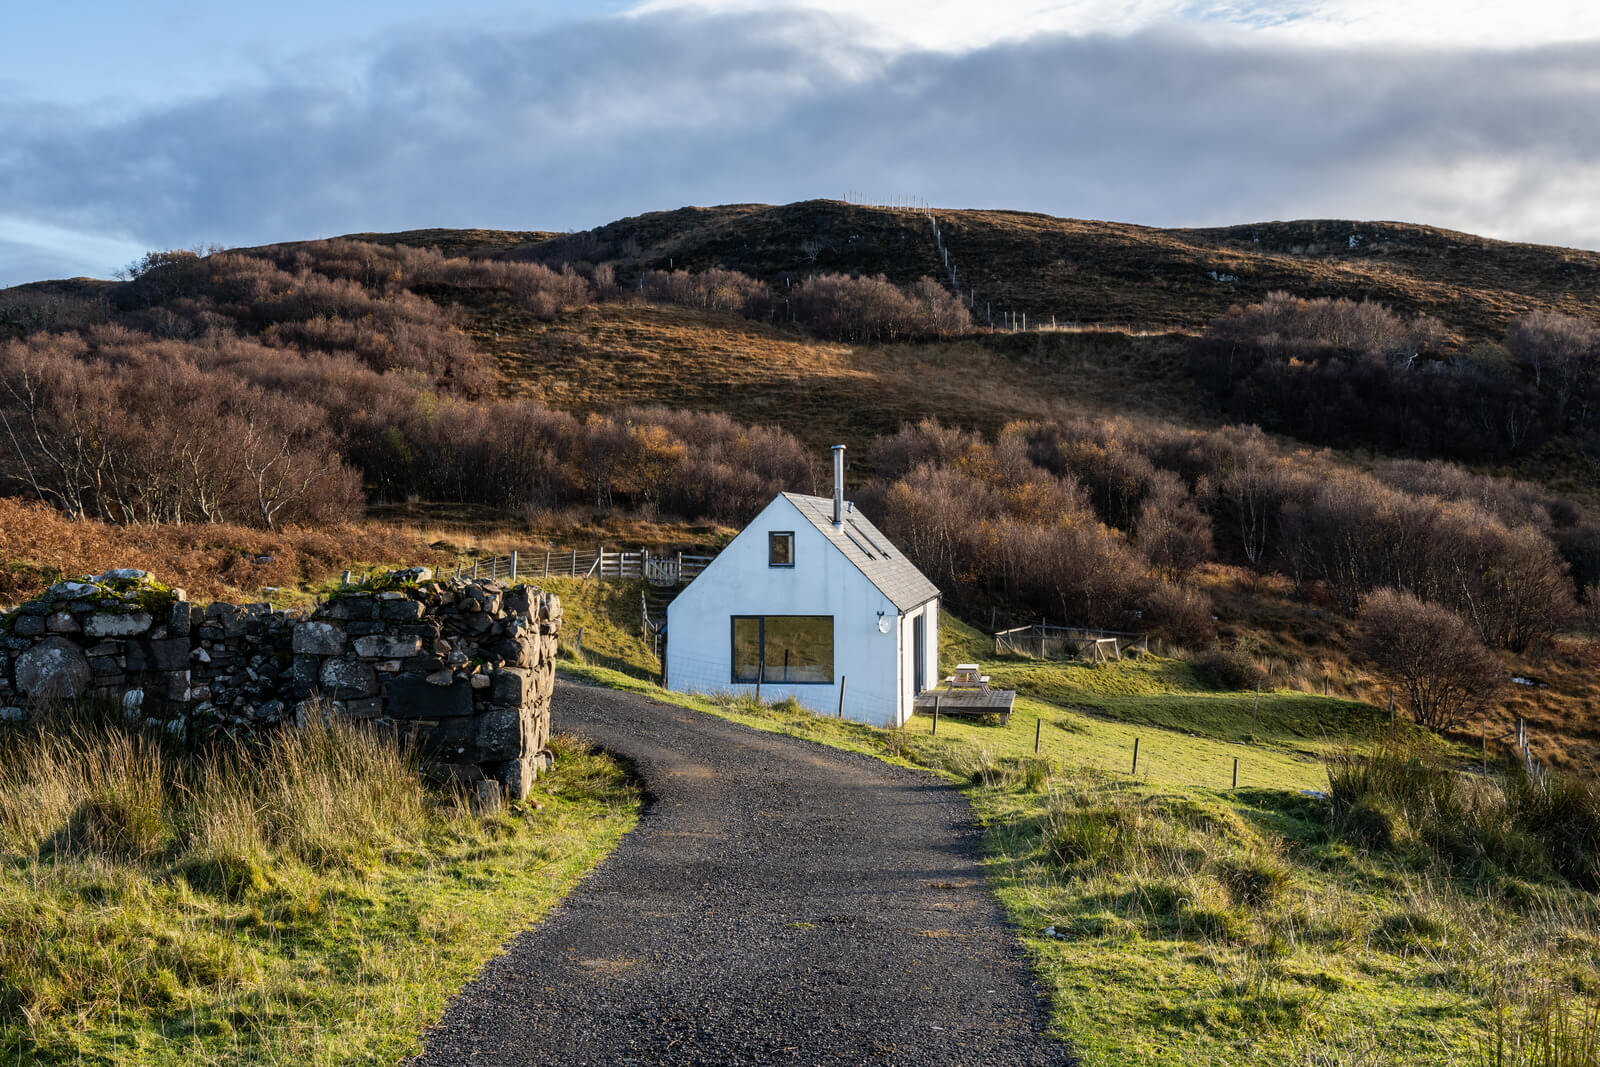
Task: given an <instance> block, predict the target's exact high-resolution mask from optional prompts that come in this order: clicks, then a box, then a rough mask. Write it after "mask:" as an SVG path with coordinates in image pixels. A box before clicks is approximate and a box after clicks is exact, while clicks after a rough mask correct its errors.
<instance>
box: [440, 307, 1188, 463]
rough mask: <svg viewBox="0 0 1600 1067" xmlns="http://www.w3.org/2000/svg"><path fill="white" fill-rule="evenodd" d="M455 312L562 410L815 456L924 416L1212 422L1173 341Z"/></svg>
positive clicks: (508, 380)
mask: <svg viewBox="0 0 1600 1067" xmlns="http://www.w3.org/2000/svg"><path fill="white" fill-rule="evenodd" d="M467 310H468V311H469V313H470V314H471V327H470V329H471V333H472V336H473V340H474V342H475V344H476V345H477V347H479V348H480V349H482V350H484V351H486V352H488V353H490V354H492V355H493V356H494V357H495V358H496V359H497V361H498V362H499V365H500V370H501V376H502V382H503V385H502V388H503V390H504V391H505V392H507V393H510V394H512V395H526V396H532V397H535V398H537V399H539V400H540V401H542V402H543V403H546V404H550V405H552V406H554V407H558V408H562V409H565V410H569V411H576V412H611V411H616V410H619V409H622V408H626V407H629V406H632V405H648V404H666V405H668V406H670V407H678V408H709V409H713V410H717V411H721V412H724V413H726V414H729V415H731V416H733V417H734V418H737V419H740V420H742V421H745V422H751V423H766V424H774V425H778V426H781V427H783V428H784V429H786V430H789V431H790V432H791V433H794V434H795V435H796V436H798V437H800V438H801V439H802V440H803V441H806V442H807V443H808V444H812V445H815V446H819V447H820V446H824V445H828V444H832V443H835V442H838V441H843V442H844V443H846V444H850V445H852V446H860V445H864V444H866V443H867V442H868V441H869V440H870V439H871V438H873V437H874V436H877V435H879V434H885V433H894V432H895V431H896V430H898V429H899V428H900V426H901V425H902V424H903V423H906V422H918V421H921V420H922V419H924V418H930V417H932V418H938V419H941V420H943V421H945V422H949V423H953V424H956V425H961V426H964V427H969V428H972V429H977V430H984V431H988V432H993V431H994V430H996V429H998V428H999V427H1000V426H1002V425H1004V424H1005V423H1006V422H1008V421H1011V420H1013V419H1019V418H1049V417H1060V416H1070V415H1086V414H1122V415H1155V414H1160V415H1161V416H1163V417H1165V418H1169V419H1178V420H1180V421H1191V422H1194V421H1199V422H1207V423H1211V422H1215V418H1214V417H1211V416H1208V415H1207V414H1206V409H1205V406H1204V404H1203V403H1202V402H1201V399H1200V397H1199V395H1198V393H1197V392H1196V391H1195V389H1194V388H1193V386H1192V384H1191V383H1190V382H1189V378H1188V372H1187V369H1186V362H1185V360H1186V352H1185V348H1184V341H1183V338H1182V337H1177V336H1167V335H1160V334H1158V335H1152V336H1129V335H1127V334H1123V333H1119V332H1108V331H1098V330H1082V331H1064V330H1063V331H1056V332H1046V333H1034V334H1026V335H1014V336H1003V337H1001V336H996V337H974V338H968V339H964V340H959V341H951V342H939V343H930V344H919V345H905V344H893V345H854V346H853V345H843V344H835V343H832V342H824V341H817V340H813V339H809V338H805V337H803V336H801V335H799V334H796V333H793V332H790V331H786V330H781V329H778V328H776V327H773V326H771V325H768V324H765V323H760V322H751V321H749V320H746V319H742V318H739V317H737V316H733V315H729V314H723V313H718V312H705V311H699V310H696V309H691V308H681V307H666V306H652V305H645V304H600V305H592V306H589V307H586V308H582V309H580V310H578V311H575V312H572V313H570V314H567V315H564V316H562V317H560V318H558V319H557V320H556V321H555V322H541V321H539V320H537V319H534V318H533V317H532V316H529V315H526V314H523V313H520V312H518V311H517V310H516V309H514V308H512V307H510V306H509V304H508V303H502V302H501V301H499V300H498V299H496V298H495V297H494V296H493V295H492V294H486V295H485V296H484V297H483V299H482V302H481V304H479V305H477V306H471V307H468V308H467Z"/></svg>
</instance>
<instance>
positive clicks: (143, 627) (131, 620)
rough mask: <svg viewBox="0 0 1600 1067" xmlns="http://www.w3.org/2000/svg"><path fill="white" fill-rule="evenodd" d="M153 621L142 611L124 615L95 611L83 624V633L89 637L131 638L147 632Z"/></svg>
mask: <svg viewBox="0 0 1600 1067" xmlns="http://www.w3.org/2000/svg"><path fill="white" fill-rule="evenodd" d="M153 621H154V620H152V619H151V618H150V616H149V615H147V614H145V613H144V612H142V611H134V612H129V613H128V614H126V615H123V614H116V613H113V612H109V611H97V612H95V613H94V614H93V615H90V616H89V619H88V621H87V622H85V623H84V624H83V632H84V633H86V634H88V635H89V636H90V637H133V636H135V635H137V634H142V633H145V632H147V631H148V630H149V629H150V624H151V622H153Z"/></svg>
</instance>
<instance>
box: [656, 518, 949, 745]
mask: <svg viewBox="0 0 1600 1067" xmlns="http://www.w3.org/2000/svg"><path fill="white" fill-rule="evenodd" d="M782 531H792V532H793V533H794V559H795V565H794V566H793V567H769V566H767V534H768V533H769V532H782ZM879 612H883V614H884V617H885V618H887V619H888V620H889V632H888V633H886V634H885V633H879V632H878V617H879V616H878V613H879ZM734 615H831V616H833V684H831V685H824V684H811V685H802V684H788V685H785V684H782V683H779V682H767V683H766V684H764V685H762V687H761V698H762V699H763V700H769V701H770V700H782V699H784V698H785V697H789V696H792V697H794V698H795V699H796V700H797V701H799V702H800V703H802V704H804V705H805V706H806V707H808V708H811V709H812V710H814V711H817V712H821V713H823V714H827V715H833V714H835V713H836V712H837V711H838V708H839V683H840V680H841V678H842V679H845V680H846V684H845V702H844V716H845V718H847V719H853V720H854V721H856V722H862V723H867V724H869V725H872V726H897V725H899V724H900V723H902V722H904V721H905V719H906V716H907V715H909V714H910V711H911V704H910V702H909V700H908V699H907V697H906V687H904V686H902V685H901V680H900V679H901V670H900V666H901V664H900V653H899V648H898V647H897V646H898V644H899V638H900V636H901V634H902V632H903V633H904V634H905V635H906V642H907V644H908V645H909V642H910V636H909V635H910V630H908V629H905V628H904V627H903V625H902V621H901V620H900V618H899V609H897V608H896V607H895V606H894V604H893V603H892V602H891V601H890V600H889V599H888V598H887V597H885V596H884V595H883V594H882V593H881V592H879V591H878V587H877V586H875V585H873V584H872V583H871V582H870V581H868V580H867V577H866V575H864V574H862V573H861V571H860V570H858V569H857V568H856V566H855V564H853V563H851V562H850V561H849V560H848V559H847V558H845V556H844V554H843V553H841V552H840V551H839V550H838V549H836V548H834V546H833V545H832V544H831V543H829V541H828V539H827V538H825V537H823V536H822V534H820V533H818V532H817V529H816V527H814V526H812V525H811V523H810V521H809V520H807V519H806V518H805V516H803V515H801V514H800V512H799V511H798V510H796V509H795V506H794V505H793V504H791V503H789V502H788V501H787V500H785V499H784V498H783V497H778V498H777V499H775V500H773V502H772V503H771V504H768V505H767V507H766V509H765V510H763V511H762V512H761V514H760V515H758V516H756V518H755V520H754V521H753V522H751V523H750V525H749V526H747V527H745V529H744V530H743V531H742V532H741V533H740V534H739V536H738V537H736V538H734V539H733V542H732V543H731V544H729V545H728V547H727V548H725V549H723V550H722V552H721V553H719V554H718V556H717V558H716V559H715V560H714V561H713V562H712V563H711V565H710V566H708V567H707V568H706V569H705V571H704V572H702V573H701V574H700V576H699V577H697V578H696V579H695V580H694V581H692V582H690V583H689V585H688V587H687V588H686V589H684V591H683V592H682V593H679V594H678V597H677V599H675V600H674V601H673V602H672V603H671V604H669V605H668V606H667V685H668V686H670V687H671V688H673V689H675V690H677V691H679V692H685V693H715V692H743V693H749V692H754V690H755V686H754V685H753V684H741V683H735V682H734V681H733V640H732V629H731V624H730V622H729V619H730V618H731V617H732V616H734ZM908 654H909V653H908ZM929 677H930V678H932V675H931V674H930V675H929ZM929 684H932V683H931V682H930V683H929Z"/></svg>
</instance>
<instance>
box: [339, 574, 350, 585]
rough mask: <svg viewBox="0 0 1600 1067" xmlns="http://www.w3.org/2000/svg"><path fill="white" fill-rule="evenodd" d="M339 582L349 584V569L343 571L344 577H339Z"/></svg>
mask: <svg viewBox="0 0 1600 1067" xmlns="http://www.w3.org/2000/svg"><path fill="white" fill-rule="evenodd" d="M339 584H340V585H349V584H350V572H349V571H345V572H344V577H343V578H340V579H339Z"/></svg>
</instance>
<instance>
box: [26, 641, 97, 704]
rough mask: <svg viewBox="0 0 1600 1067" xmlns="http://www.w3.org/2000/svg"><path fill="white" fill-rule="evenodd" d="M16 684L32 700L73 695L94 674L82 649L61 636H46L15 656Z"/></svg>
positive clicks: (81, 688) (80, 689)
mask: <svg viewBox="0 0 1600 1067" xmlns="http://www.w3.org/2000/svg"><path fill="white" fill-rule="evenodd" d="M12 676H13V677H14V678H15V679H16V683H17V688H18V689H19V690H20V691H21V692H23V693H25V694H26V695H28V696H30V697H33V698H34V699H35V700H42V699H62V698H75V697H78V696H81V695H82V694H83V691H84V690H85V689H87V688H88V687H89V683H90V682H91V681H93V679H94V675H93V673H92V672H91V671H90V670H89V661H88V659H86V658H85V657H84V654H83V652H82V651H80V650H79V649H78V646H77V645H74V644H73V643H72V642H71V641H68V640H67V639H66V638H64V637H57V636H53V637H46V638H45V639H44V640H42V641H40V642H39V643H38V644H36V645H34V646H33V647H32V648H30V649H28V651H26V652H24V653H22V654H21V655H20V656H18V657H17V662H16V666H15V667H13V668H12Z"/></svg>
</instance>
